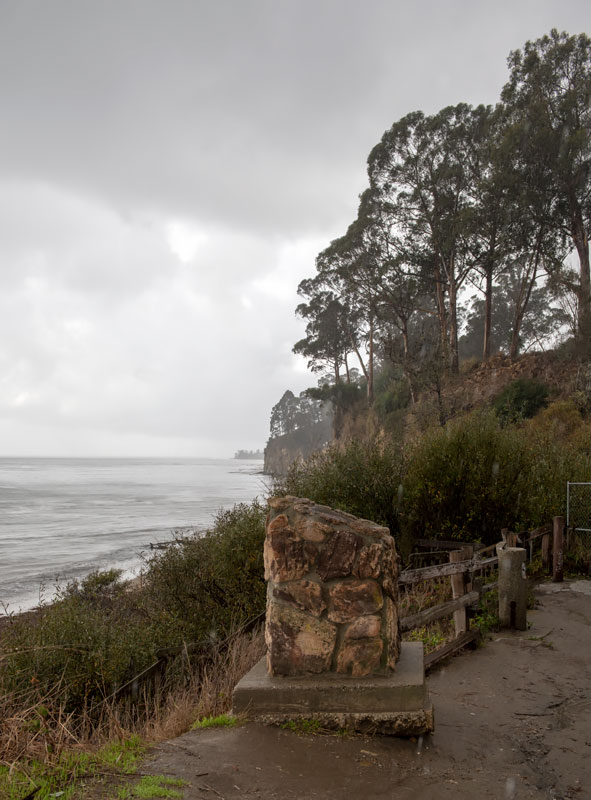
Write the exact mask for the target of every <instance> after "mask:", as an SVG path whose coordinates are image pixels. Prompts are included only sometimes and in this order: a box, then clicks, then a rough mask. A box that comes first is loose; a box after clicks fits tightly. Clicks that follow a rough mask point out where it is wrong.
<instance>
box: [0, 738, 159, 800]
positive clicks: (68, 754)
mask: <svg viewBox="0 0 591 800" xmlns="http://www.w3.org/2000/svg"><path fill="white" fill-rule="evenodd" d="M144 752H145V748H144V745H143V743H142V742H141V740H140V739H139V737H137V736H132V737H131V738H130V739H128V740H125V741H123V742H113V743H111V744H109V745H107V746H106V747H104V748H102V749H101V750H99V751H98V752H96V753H84V752H73V751H64V752H63V753H62V754H61V755H60V757H59V759H58V760H57V762H56V763H55V764H43V763H41V762H39V761H27V763H26V764H24V763H23V764H20V763H18V762H17V763H15V764H13V765H12V769H11V770H9V768H8V767H0V797H1V798H2V800H22V798H23V797H25V796H26V795H27V794H29V792H32V791H33V790H35V789H37V791H36V793H35V800H46V798H47V800H49V799H50V798H52V797H59V798H60V800H75V798H79V797H83V796H84V788H85V786H87V785H88V784H89V783H92V782H93V781H94V780H96V779H97V777H98V775H99V774H104V773H105V771H108V772H112V773H113V775H118V774H127V775H128V774H132V773H134V772H135V771H136V769H137V764H138V762H139V760H140V759H141V758H142V757H143V755H144ZM171 796H172V795H171Z"/></svg>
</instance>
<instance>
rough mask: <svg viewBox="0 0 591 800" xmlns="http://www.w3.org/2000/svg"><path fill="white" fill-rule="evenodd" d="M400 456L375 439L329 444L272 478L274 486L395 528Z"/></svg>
mask: <svg viewBox="0 0 591 800" xmlns="http://www.w3.org/2000/svg"><path fill="white" fill-rule="evenodd" d="M401 467H402V459H401V454H400V452H399V450H398V449H397V448H396V447H394V446H393V445H391V444H382V443H379V442H377V441H373V442H368V443H362V442H358V441H351V442H348V443H347V444H346V445H344V446H342V447H339V446H337V445H332V446H331V447H328V448H327V449H326V450H323V451H322V452H318V453H314V454H313V455H312V456H311V457H310V458H309V459H308V460H307V461H305V462H296V463H295V464H293V465H292V467H291V468H290V470H289V472H288V474H287V475H286V476H285V477H283V478H279V479H277V480H276V482H275V484H274V487H273V492H274V494H278V495H286V494H291V495H295V496H296V497H308V498H309V499H310V500H314V501H315V502H317V503H322V504H324V505H328V506H332V507H333V508H338V509H340V510H341V511H347V512H349V513H350V514H355V515H356V516H358V517H364V518H365V519H370V520H372V521H374V522H377V523H380V524H383V525H388V526H389V527H390V530H392V532H394V531H395V530H396V529H397V517H396V502H397V497H398V487H399V485H400V480H401Z"/></svg>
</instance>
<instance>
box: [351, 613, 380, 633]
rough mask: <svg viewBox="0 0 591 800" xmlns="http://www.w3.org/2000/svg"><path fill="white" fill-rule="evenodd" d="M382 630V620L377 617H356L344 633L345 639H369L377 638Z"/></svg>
mask: <svg viewBox="0 0 591 800" xmlns="http://www.w3.org/2000/svg"><path fill="white" fill-rule="evenodd" d="M381 629H382V619H381V617H378V616H374V615H372V616H369V617H358V618H357V619H356V620H353V622H352V623H351V624H350V625H349V627H348V628H347V629H346V631H345V636H344V638H345V639H371V638H373V637H374V636H379V635H380V632H381Z"/></svg>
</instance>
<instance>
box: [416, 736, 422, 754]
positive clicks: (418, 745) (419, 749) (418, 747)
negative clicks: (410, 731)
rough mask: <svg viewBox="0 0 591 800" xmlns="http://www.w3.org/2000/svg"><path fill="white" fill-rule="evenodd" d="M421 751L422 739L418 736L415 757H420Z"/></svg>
mask: <svg viewBox="0 0 591 800" xmlns="http://www.w3.org/2000/svg"><path fill="white" fill-rule="evenodd" d="M422 749H423V737H422V736H419V741H418V742H417V755H418V756H420V755H421V750H422Z"/></svg>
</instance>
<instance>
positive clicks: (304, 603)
mask: <svg viewBox="0 0 591 800" xmlns="http://www.w3.org/2000/svg"><path fill="white" fill-rule="evenodd" d="M273 597H274V598H276V599H277V600H283V601H284V602H286V603H291V604H292V605H295V606H297V607H298V608H301V609H302V610H303V611H307V612H308V613H309V614H312V615H313V616H315V617H319V616H320V615H321V614H322V612H323V611H324V609H325V608H326V603H325V602H324V600H323V599H322V589H321V588H320V584H319V583H315V582H314V581H292V582H291V583H283V584H280V585H279V586H273Z"/></svg>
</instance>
